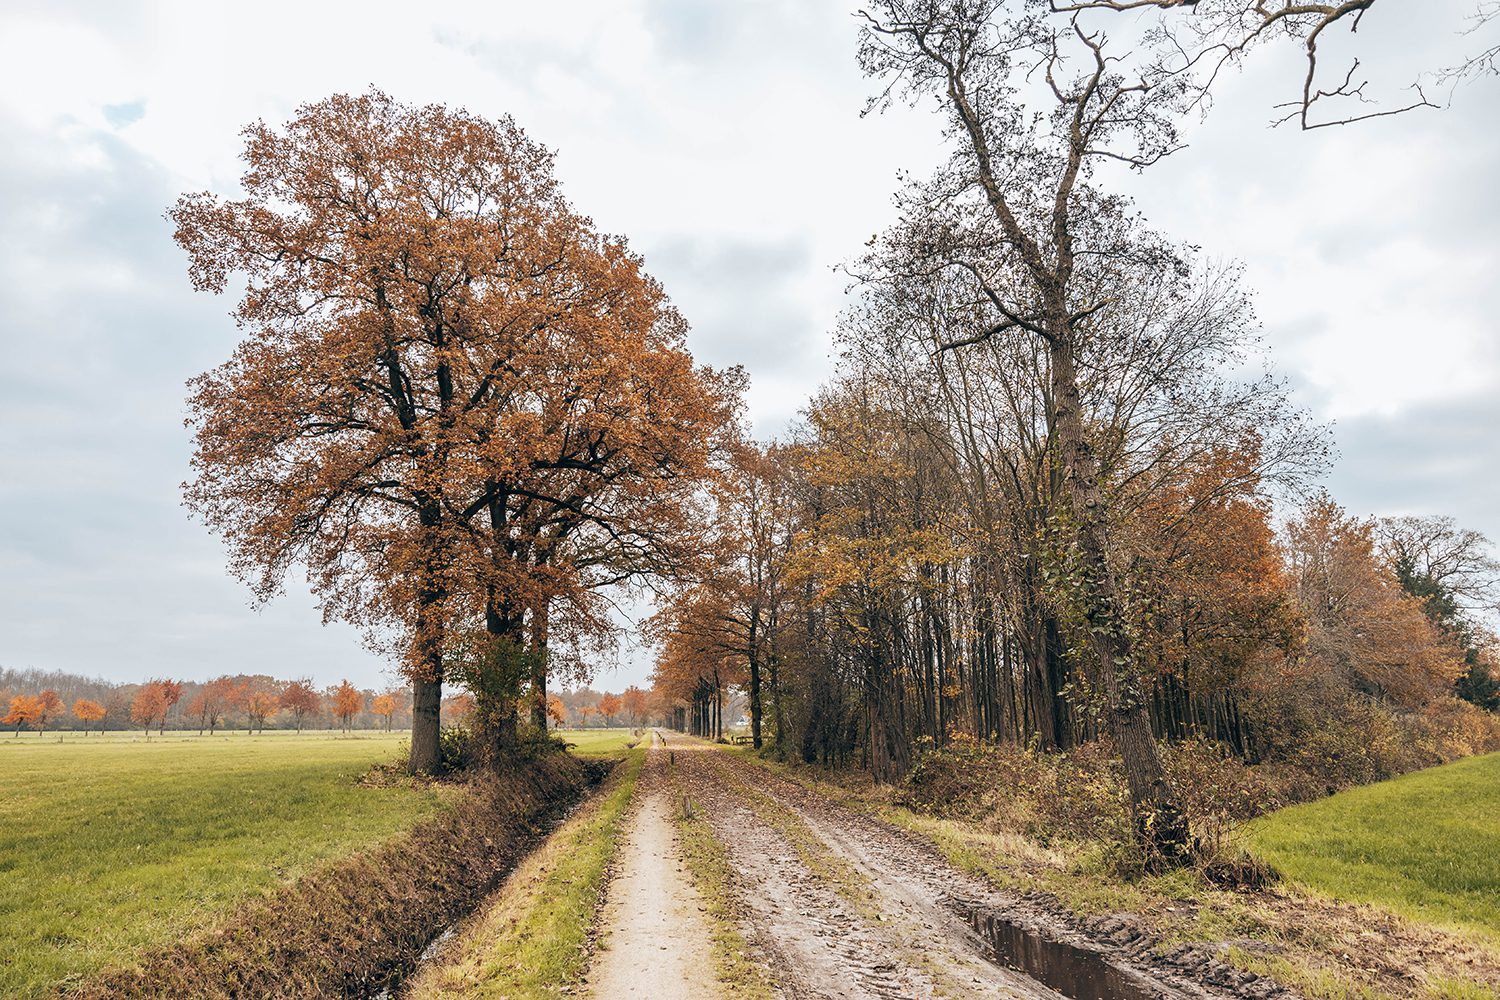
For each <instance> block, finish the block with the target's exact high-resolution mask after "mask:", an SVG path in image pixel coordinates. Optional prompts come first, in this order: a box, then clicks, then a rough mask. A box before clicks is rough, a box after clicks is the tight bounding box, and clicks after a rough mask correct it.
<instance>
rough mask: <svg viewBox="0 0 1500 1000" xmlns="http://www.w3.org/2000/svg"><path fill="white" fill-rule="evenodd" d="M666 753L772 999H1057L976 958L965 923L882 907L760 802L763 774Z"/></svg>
mask: <svg viewBox="0 0 1500 1000" xmlns="http://www.w3.org/2000/svg"><path fill="white" fill-rule="evenodd" d="M670 745H671V746H672V748H673V750H674V751H675V753H676V760H677V762H678V767H679V769H680V773H681V775H682V780H683V782H684V785H685V786H686V787H688V788H689V789H690V790H691V792H690V794H691V795H692V796H693V798H694V800H695V804H696V805H697V806H699V807H700V808H702V810H703V811H704V812H705V813H706V814H707V816H708V818H709V822H710V823H711V824H712V825H713V827H714V830H715V833H716V834H717V836H718V837H719V839H720V840H721V841H722V842H723V844H724V845H725V848H726V850H727V851H728V853H729V855H730V858H731V860H732V862H733V864H734V868H735V877H736V880H737V882H738V886H737V888H738V889H739V891H740V893H741V895H742V897H743V900H744V903H745V908H746V910H747V912H749V913H750V914H751V921H752V923H753V925H754V927H753V935H752V936H753V940H754V941H755V944H756V945H757V947H758V948H760V949H761V950H762V951H763V952H765V953H766V954H767V955H768V957H769V959H770V964H771V966H772V968H773V970H774V972H775V973H776V975H777V978H778V980H779V985H780V987H781V990H782V993H783V995H784V996H787V997H793V998H799V1000H800V998H804V997H806V998H814V997H818V998H821V997H852V998H861V1000H863V998H873V1000H886V998H897V997H901V998H908V997H924V998H925V997H950V998H958V997H970V996H983V997H1008V998H1014V1000H1057V996H1058V995H1057V994H1056V993H1053V992H1052V991H1051V990H1048V989H1047V988H1046V987H1044V986H1042V985H1041V984H1039V983H1036V982H1035V981H1034V980H1031V979H1030V978H1028V977H1026V976H1023V975H1020V974H1018V973H1015V972H1012V971H1011V970H1008V969H1004V968H1001V967H1000V966H998V965H995V964H994V963H992V962H989V961H987V960H986V959H985V958H984V957H983V954H982V951H981V949H980V942H979V939H978V937H977V936H976V935H974V933H973V932H972V930H969V929H968V927H967V925H964V924H961V923H959V922H956V921H954V920H953V919H951V917H950V915H949V914H947V913H942V914H938V913H936V912H933V911H932V910H931V908H921V907H917V906H915V905H912V901H911V900H907V899H902V898H892V897H891V896H890V895H889V894H888V893H887V892H886V891H885V888H884V885H883V878H882V876H881V875H879V874H876V876H875V878H871V875H872V874H875V873H871V872H869V871H868V870H860V866H858V865H857V864H853V865H852V864H849V863H848V859H846V858H844V857H842V856H841V855H840V854H839V853H838V852H836V851H830V850H829V846H828V844H827V843H826V841H825V838H824V837H823V836H822V835H821V834H820V833H819V832H817V831H816V829H815V828H814V827H813V826H812V825H811V824H808V823H807V822H806V818H805V817H804V816H803V815H802V813H801V811H800V810H797V809H795V808H792V807H789V806H788V804H787V803H786V802H784V801H783V800H781V799H779V798H777V797H776V796H774V795H772V794H768V793H769V792H770V789H769V788H768V787H767V784H768V783H767V780H766V779H768V778H769V777H770V775H769V773H768V772H766V771H764V770H763V769H760V768H754V767H753V765H748V764H746V763H745V762H742V761H737V760H735V759H733V758H730V757H729V756H728V755H725V754H721V753H718V752H716V751H715V750H714V749H712V747H710V746H708V745H706V744H703V743H699V742H697V741H686V740H683V739H681V738H680V737H679V738H675V739H673V740H672V741H671V742H670ZM752 768H753V769H752ZM757 807H759V808H757ZM773 810H778V811H780V812H781V815H779V816H778V815H775V814H774V813H773ZM809 842H810V843H809ZM820 855H826V857H823V856H820Z"/></svg>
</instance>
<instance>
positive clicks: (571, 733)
mask: <svg viewBox="0 0 1500 1000" xmlns="http://www.w3.org/2000/svg"><path fill="white" fill-rule="evenodd" d="M641 731H642V732H645V731H646V730H641ZM635 732H636V731H635V730H633V729H558V730H555V731H554V733H553V735H555V736H558V737H561V738H562V739H564V740H566V741H567V743H568V746H569V749H571V750H572V751H573V752H574V753H575V754H577V755H578V756H580V757H621V756H624V754H625V751H626V750H627V749H629V748H630V746H631V745H632V744H634V743H635V741H636V735H635Z"/></svg>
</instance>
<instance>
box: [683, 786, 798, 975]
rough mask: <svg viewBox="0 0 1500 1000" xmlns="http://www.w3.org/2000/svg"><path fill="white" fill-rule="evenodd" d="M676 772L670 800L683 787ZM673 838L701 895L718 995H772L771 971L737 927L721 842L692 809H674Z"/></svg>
mask: <svg viewBox="0 0 1500 1000" xmlns="http://www.w3.org/2000/svg"><path fill="white" fill-rule="evenodd" d="M675 778H676V775H674V783H673V787H674V788H675V789H676V792H677V794H676V795H674V796H673V801H675V802H681V801H682V800H683V796H684V794H685V793H684V789H683V786H682V784H681V783H680V782H678V781H676V780H675ZM677 838H678V844H679V845H680V847H681V849H682V856H683V861H684V863H685V864H686V865H687V869H688V876H689V878H690V879H691V880H692V883H693V886H694V888H696V889H697V890H698V895H700V896H701V897H702V898H703V903H704V907H705V910H704V914H705V916H707V918H708V923H709V935H710V937H711V938H712V939H713V944H714V971H715V973H716V978H717V979H718V981H719V987H720V991H721V993H722V995H723V996H724V997H725V998H727V1000H770V998H771V997H774V996H775V995H776V993H775V989H774V987H773V986H772V984H771V977H770V973H769V972H768V971H767V970H766V968H765V966H764V965H762V964H761V963H759V962H756V961H754V960H753V959H751V958H750V955H749V948H748V946H747V945H746V943H745V938H744V935H742V934H741V933H740V931H739V927H740V924H741V921H742V914H741V912H740V904H739V897H738V895H737V893H736V892H735V888H734V873H733V870H732V869H731V868H730V865H729V856H728V855H727V854H726V853H725V852H724V845H723V844H721V843H720V842H719V838H718V837H716V836H715V835H714V831H713V828H712V827H711V826H709V824H708V821H707V820H706V819H704V818H703V817H702V816H701V815H700V814H699V813H698V812H697V810H696V809H695V810H692V811H691V812H687V813H684V811H681V810H679V812H678V816H677Z"/></svg>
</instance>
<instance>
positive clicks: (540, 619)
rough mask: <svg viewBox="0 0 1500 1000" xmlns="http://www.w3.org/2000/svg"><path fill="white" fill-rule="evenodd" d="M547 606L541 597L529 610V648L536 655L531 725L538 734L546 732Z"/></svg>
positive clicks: (533, 670) (532, 677) (533, 674)
mask: <svg viewBox="0 0 1500 1000" xmlns="http://www.w3.org/2000/svg"><path fill="white" fill-rule="evenodd" d="M548 604H549V602H548V599H547V598H546V597H545V596H543V597H541V598H539V599H538V600H537V602H536V606H535V607H534V608H532V610H531V648H532V652H534V653H535V654H536V656H535V658H534V659H533V660H532V663H531V724H532V725H533V726H535V727H536V728H537V731H538V732H540V733H545V732H546V731H547V624H548V617H547V616H548V610H549V609H548Z"/></svg>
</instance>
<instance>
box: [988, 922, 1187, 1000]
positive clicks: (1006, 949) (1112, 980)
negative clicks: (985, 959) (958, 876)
mask: <svg viewBox="0 0 1500 1000" xmlns="http://www.w3.org/2000/svg"><path fill="white" fill-rule="evenodd" d="M969 923H971V924H972V925H973V926H974V929H975V930H976V931H978V932H979V936H980V937H981V938H983V939H984V941H985V943H986V944H988V945H989V946H990V948H991V950H992V951H993V953H994V958H995V960H996V961H997V962H999V963H1000V964H1001V965H1003V966H1005V967H1006V968H1007V969H1014V970H1016V971H1017V972H1022V973H1025V974H1026V975H1028V976H1030V977H1031V978H1032V979H1035V980H1036V981H1037V982H1039V983H1041V984H1043V985H1044V986H1047V987H1049V988H1051V989H1054V990H1056V991H1057V992H1059V993H1061V994H1063V995H1064V996H1067V997H1072V998H1073V1000H1157V997H1158V994H1157V993H1156V992H1155V991H1152V990H1151V989H1149V988H1147V987H1146V986H1145V985H1143V984H1142V983H1141V982H1139V981H1138V980H1136V979H1135V978H1134V977H1132V976H1129V975H1127V974H1126V973H1124V972H1121V971H1120V970H1119V969H1117V968H1115V967H1114V966H1112V965H1110V964H1109V963H1108V962H1106V961H1105V960H1104V959H1103V958H1102V957H1100V956H1099V955H1098V954H1096V953H1094V952H1092V951H1086V950H1085V949H1083V948H1075V947H1074V946H1073V945H1070V944H1063V943H1062V942H1060V941H1051V940H1048V939H1047V938H1044V937H1042V936H1041V935H1040V934H1037V933H1036V932H1035V931H1029V930H1026V929H1025V928H1024V927H1018V926H1016V925H1015V924H1013V923H1011V922H1009V921H1008V920H1003V919H1001V918H998V917H996V916H995V915H994V914H992V913H984V912H981V911H978V910H974V911H971V912H970V913H969Z"/></svg>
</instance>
